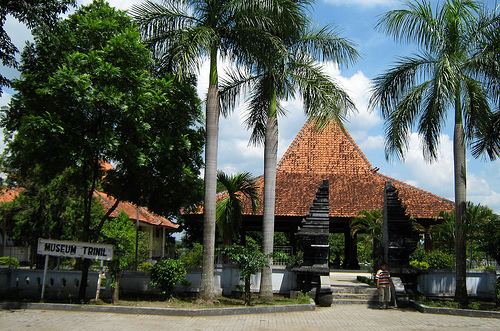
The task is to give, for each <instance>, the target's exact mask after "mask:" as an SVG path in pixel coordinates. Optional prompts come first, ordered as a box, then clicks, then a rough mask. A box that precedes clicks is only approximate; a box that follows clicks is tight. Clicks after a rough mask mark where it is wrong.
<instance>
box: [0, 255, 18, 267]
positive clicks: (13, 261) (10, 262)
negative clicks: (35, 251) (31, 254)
mask: <svg viewBox="0 0 500 331" xmlns="http://www.w3.org/2000/svg"><path fill="white" fill-rule="evenodd" d="M0 265H5V266H8V267H13V268H19V265H20V264H19V260H18V259H17V258H15V257H11V256H1V257H0Z"/></svg>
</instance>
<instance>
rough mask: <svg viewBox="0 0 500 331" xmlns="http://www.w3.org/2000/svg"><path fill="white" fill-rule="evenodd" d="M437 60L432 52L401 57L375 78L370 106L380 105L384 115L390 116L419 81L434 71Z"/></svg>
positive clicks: (385, 116)
mask: <svg viewBox="0 0 500 331" xmlns="http://www.w3.org/2000/svg"><path fill="white" fill-rule="evenodd" d="M435 62H436V60H435V59H434V57H432V56H431V55H430V54H420V55H416V56H413V57H404V58H400V59H399V61H398V62H397V63H396V64H395V66H394V67H393V68H391V69H389V70H388V71H386V72H385V73H384V74H382V75H380V76H377V77H375V79H374V80H373V87H372V96H371V97H370V108H371V109H373V108H375V106H379V107H380V111H381V113H382V117H383V118H384V119H387V118H389V117H390V115H391V112H392V110H393V109H396V108H397V106H398V104H399V102H400V100H401V99H402V98H403V97H404V96H405V95H406V94H407V93H408V91H409V90H410V89H411V88H412V87H413V86H414V85H415V84H416V83H417V81H419V80H423V79H425V78H426V77H427V76H430V75H431V74H432V73H433V69H434V66H435Z"/></svg>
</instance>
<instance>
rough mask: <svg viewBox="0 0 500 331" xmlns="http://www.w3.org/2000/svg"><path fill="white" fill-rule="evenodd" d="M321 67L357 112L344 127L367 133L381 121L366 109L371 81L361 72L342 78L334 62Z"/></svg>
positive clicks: (375, 114) (373, 112) (376, 115)
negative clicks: (345, 94)
mask: <svg viewBox="0 0 500 331" xmlns="http://www.w3.org/2000/svg"><path fill="white" fill-rule="evenodd" d="M322 66H323V69H324V70H325V72H326V73H327V74H328V75H329V76H330V77H331V78H332V79H333V80H334V81H336V82H337V83H339V85H340V86H341V87H342V88H343V89H344V90H345V91H346V92H347V94H349V97H351V99H352V101H353V102H354V104H355V105H356V108H357V110H358V111H357V112H355V113H352V114H351V115H349V116H348V118H347V120H348V123H347V124H346V126H347V127H348V128H349V129H350V130H351V131H367V130H368V129H370V128H373V127H376V126H377V125H379V124H380V123H381V119H380V117H379V116H378V114H377V112H375V111H371V110H369V109H368V104H369V101H370V94H371V92H370V89H371V80H370V79H369V78H368V77H366V76H365V74H364V73H363V72H362V71H357V72H356V73H355V74H354V75H352V76H350V77H346V76H343V75H342V72H341V71H340V69H339V66H338V65H337V63H335V62H331V61H329V62H325V63H324V64H323V65H322Z"/></svg>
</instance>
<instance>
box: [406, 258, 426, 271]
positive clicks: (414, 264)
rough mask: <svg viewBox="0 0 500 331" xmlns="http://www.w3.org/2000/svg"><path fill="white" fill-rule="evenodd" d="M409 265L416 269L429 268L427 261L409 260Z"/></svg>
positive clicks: (423, 269)
mask: <svg viewBox="0 0 500 331" xmlns="http://www.w3.org/2000/svg"><path fill="white" fill-rule="evenodd" d="M410 267H412V268H413V269H415V270H417V271H427V270H428V269H429V263H427V262H426V261H417V260H411V261H410Z"/></svg>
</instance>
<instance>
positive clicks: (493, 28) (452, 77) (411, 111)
mask: <svg viewBox="0 0 500 331" xmlns="http://www.w3.org/2000/svg"><path fill="white" fill-rule="evenodd" d="M499 20H500V19H499V17H498V16H497V15H496V14H495V13H490V14H488V13H483V12H482V10H481V5H480V3H478V2H476V1H472V0H446V1H443V2H441V3H440V4H439V5H438V6H437V7H436V9H435V10H433V8H432V7H431V4H430V2H429V1H427V0H419V1H415V0H414V1H410V2H408V3H407V4H406V8H404V9H398V10H393V11H389V12H387V13H386V14H385V15H383V16H382V17H381V19H380V20H379V22H378V25H377V27H378V28H380V29H382V30H383V31H385V32H386V33H388V34H389V35H391V36H393V37H394V38H395V39H396V40H398V41H401V42H415V43H416V44H417V45H418V47H419V52H418V54H416V55H414V56H410V57H403V58H401V59H399V61H398V62H397V63H396V64H395V66H394V67H393V68H392V69H390V70H388V71H387V72H386V73H384V74H383V75H381V76H379V77H377V78H375V80H374V88H373V95H372V97H371V105H372V106H379V107H380V110H381V113H382V116H383V117H384V119H385V120H386V157H387V158H389V157H390V156H393V155H394V156H396V157H398V158H404V153H405V151H406V148H407V146H408V137H409V133H410V131H411V129H412V126H413V125H414V124H415V123H416V124H417V128H418V133H419V134H420V136H421V138H422V141H423V143H424V156H425V157H426V158H427V159H429V160H433V159H436V158H437V148H438V144H439V135H440V133H441V130H442V127H443V124H444V122H445V119H446V115H447V113H448V112H451V113H452V114H453V116H454V123H455V127H454V137H453V152H454V153H453V155H454V171H455V213H456V218H455V219H456V227H455V228H456V229H455V231H456V234H455V239H456V241H455V253H456V277H457V278H456V279H457V282H456V300H457V301H459V302H460V303H461V305H462V306H465V305H467V290H466V286H465V232H464V215H465V209H466V203H465V202H466V166H465V146H466V144H467V143H469V144H470V145H472V152H473V154H474V156H479V154H481V153H483V152H486V153H487V154H488V156H489V157H490V158H491V159H495V158H497V157H498V156H499V155H500V148H499V146H500V136H499V135H498V134H496V135H495V132H496V133H498V127H494V126H493V125H491V123H494V122H495V121H494V119H498V105H499V101H500V84H499V79H500V78H499V77H500V66H499V62H498V38H499V37H498V36H499V32H500V31H499V30H500V24H499ZM496 123H498V122H496Z"/></svg>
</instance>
